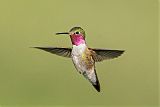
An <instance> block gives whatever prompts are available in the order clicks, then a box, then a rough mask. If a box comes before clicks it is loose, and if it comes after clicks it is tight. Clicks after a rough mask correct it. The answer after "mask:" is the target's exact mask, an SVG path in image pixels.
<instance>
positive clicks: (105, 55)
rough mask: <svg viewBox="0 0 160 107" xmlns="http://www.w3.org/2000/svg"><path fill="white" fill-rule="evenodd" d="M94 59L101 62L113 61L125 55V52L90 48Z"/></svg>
mask: <svg viewBox="0 0 160 107" xmlns="http://www.w3.org/2000/svg"><path fill="white" fill-rule="evenodd" d="M90 50H91V52H92V55H93V59H94V60H95V61H96V62H100V61H103V60H106V59H112V58H116V57H118V56H120V55H121V54H123V52H124V50H108V49H92V48H90Z"/></svg>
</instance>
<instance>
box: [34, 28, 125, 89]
mask: <svg viewBox="0 0 160 107" xmlns="http://www.w3.org/2000/svg"><path fill="white" fill-rule="evenodd" d="M56 35H68V36H70V39H71V42H72V48H66V47H34V48H37V49H41V50H44V51H47V52H50V53H52V54H56V55H59V56H63V57H66V58H71V59H72V61H73V64H74V66H75V68H76V70H77V71H78V72H79V73H80V74H82V75H83V76H84V77H85V78H86V79H87V80H88V81H89V82H90V83H91V84H92V85H93V86H94V88H95V89H96V90H97V91H98V92H100V83H99V80H98V77H97V73H96V69H95V63H96V62H101V61H103V60H107V59H112V58H116V57H118V56H120V55H121V54H122V53H123V52H124V50H110V49H97V48H89V47H88V45H87V43H86V38H85V37H86V34H85V31H84V30H83V29H82V28H81V27H73V28H72V29H71V30H70V31H69V32H62V33H56Z"/></svg>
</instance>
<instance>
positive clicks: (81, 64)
mask: <svg viewBox="0 0 160 107" xmlns="http://www.w3.org/2000/svg"><path fill="white" fill-rule="evenodd" d="M72 61H73V63H74V65H75V67H76V69H77V71H79V72H80V73H83V72H84V71H86V65H85V61H84V60H82V58H81V56H73V57H72Z"/></svg>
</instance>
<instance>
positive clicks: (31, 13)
mask: <svg viewBox="0 0 160 107" xmlns="http://www.w3.org/2000/svg"><path fill="white" fill-rule="evenodd" d="M74 26H81V27H82V28H83V29H84V30H85V31H86V34H87V37H86V40H87V44H88V45H89V46H90V47H95V48H109V49H124V50H126V52H125V53H124V54H123V55H122V56H121V57H119V58H117V59H113V60H108V61H104V62H102V63H97V64H96V69H97V74H98V77H99V80H100V83H101V92H100V93H97V92H96V91H95V89H94V88H93V87H92V86H91V85H90V83H89V82H88V81H87V80H85V78H84V77H82V76H81V75H79V73H77V71H76V70H75V68H74V66H73V64H72V61H71V60H70V59H67V58H63V57H59V56H56V55H53V54H50V53H47V52H44V51H40V50H36V49H32V48H29V47H33V46H65V47H71V42H70V38H69V37H67V36H55V35H54V33H56V32H62V31H68V30H70V28H72V27H74ZM0 49H1V51H0V105H2V106H3V105H41V106H43V105H45V106H47V105H48V106H54V105H64V106H65V105H66V106H67V105H68V106H69V105H73V106H82V105H86V106H87V105H95V106H96V105H97V106H98V105H99V106H109V107H112V106H127V107H128V106H145V107H146V106H151V107H153V106H158V1H157V0H0ZM0 107H1V106H0Z"/></svg>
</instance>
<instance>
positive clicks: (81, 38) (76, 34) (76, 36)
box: [56, 27, 85, 46]
mask: <svg viewBox="0 0 160 107" xmlns="http://www.w3.org/2000/svg"><path fill="white" fill-rule="evenodd" d="M60 34H68V35H69V36H70V38H71V41H72V44H73V45H76V46H78V45H80V44H85V31H84V30H83V29H82V28H81V27H73V28H72V29H71V30H70V31H69V32H62V33H56V35H60Z"/></svg>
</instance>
